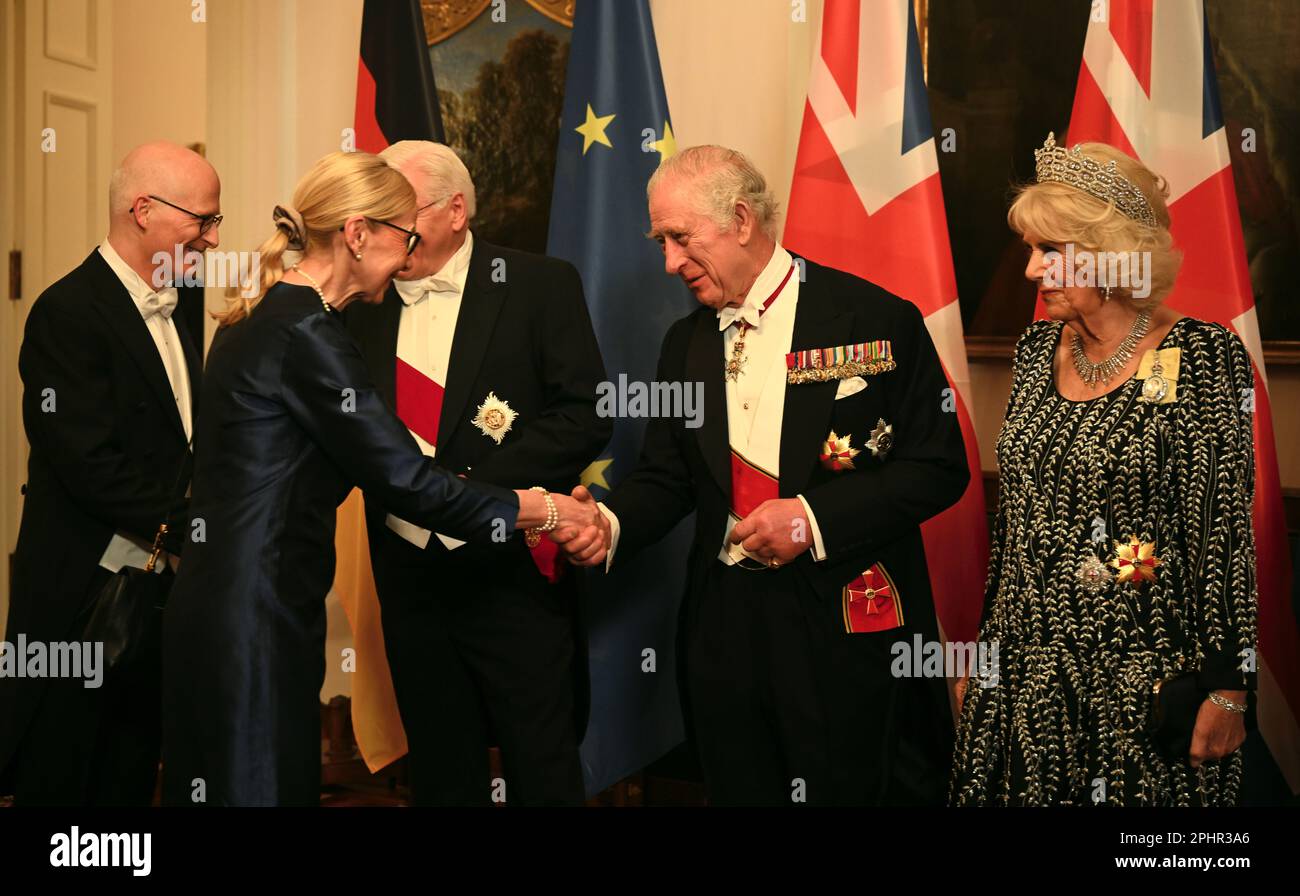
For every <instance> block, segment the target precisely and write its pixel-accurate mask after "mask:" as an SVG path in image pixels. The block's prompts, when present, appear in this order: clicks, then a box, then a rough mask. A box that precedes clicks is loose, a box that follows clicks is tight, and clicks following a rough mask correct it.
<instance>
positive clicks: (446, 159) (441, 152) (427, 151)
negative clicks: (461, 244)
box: [379, 140, 475, 221]
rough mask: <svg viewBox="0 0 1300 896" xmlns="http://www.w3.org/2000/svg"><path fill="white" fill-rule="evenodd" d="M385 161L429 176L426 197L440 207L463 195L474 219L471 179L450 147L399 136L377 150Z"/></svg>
mask: <svg viewBox="0 0 1300 896" xmlns="http://www.w3.org/2000/svg"><path fill="white" fill-rule="evenodd" d="M379 154H380V155H381V156H383V158H384V159H385V160H387V162H388V164H390V165H392V166H393V167H394V168H397V169H399V170H400V169H402V168H407V167H414V168H415V169H416V170H418V171H421V172H423V173H424V175H425V177H426V178H428V181H429V185H428V190H429V198H428V199H427V200H425V201H426V202H427V201H435V202H436V203H437V205H438V207H439V208H441V207H442V206H444V205H446V204H447V202H448V201H450V200H451V197H452V196H454V195H455V194H457V193H460V194H462V195H463V196H464V197H465V217H466V218H468V219H469V220H471V221H472V220H473V219H474V211H475V201H474V181H473V180H472V179H471V178H470V176H469V169H468V168H466V167H465V163H464V162H462V161H461V160H460V156H458V155H456V153H455V152H453V151H452V150H451V148H450V147H448V146H444V145H443V144H441V143H434V142H433V141H431V140H399V141H397V142H396V143H394V144H393V145H392V146H389V147H387V148H386V149H384V150H383V151H382V152H380V153H379Z"/></svg>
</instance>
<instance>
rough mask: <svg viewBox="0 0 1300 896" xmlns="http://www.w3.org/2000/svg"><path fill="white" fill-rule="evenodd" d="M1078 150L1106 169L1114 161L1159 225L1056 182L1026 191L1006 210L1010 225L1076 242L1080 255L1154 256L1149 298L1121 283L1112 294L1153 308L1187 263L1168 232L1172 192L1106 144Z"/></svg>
mask: <svg viewBox="0 0 1300 896" xmlns="http://www.w3.org/2000/svg"><path fill="white" fill-rule="evenodd" d="M1079 151H1080V152H1082V153H1083V155H1085V156H1087V157H1088V158H1090V159H1092V160H1094V161H1096V162H1098V163H1100V164H1102V165H1105V164H1107V163H1108V162H1112V161H1113V162H1114V163H1115V166H1116V167H1117V168H1118V169H1119V173H1120V174H1121V175H1123V176H1124V177H1126V178H1127V179H1128V180H1129V181H1130V182H1132V183H1133V184H1134V185H1135V186H1136V187H1137V188H1138V189H1139V190H1141V191H1142V192H1143V194H1145V195H1146V198H1147V201H1148V202H1149V203H1150V204H1151V210H1152V211H1153V212H1154V213H1155V217H1156V221H1157V222H1158V225H1157V226H1155V227H1151V226H1149V225H1146V224H1143V223H1141V222H1139V221H1135V220H1133V219H1132V218H1130V217H1128V216H1127V215H1125V214H1124V213H1123V212H1121V211H1119V210H1118V209H1117V208H1115V206H1114V205H1111V204H1110V203H1107V202H1102V201H1101V200H1100V199H1097V198H1095V197H1093V196H1091V195H1089V194H1088V193H1085V192H1083V191H1082V190H1079V189H1076V188H1074V187H1071V186H1068V185H1066V184H1062V183H1056V182H1053V181H1047V182H1044V183H1033V184H1027V185H1025V186H1023V187H1021V188H1020V189H1019V190H1018V191H1017V193H1016V197H1015V200H1014V201H1013V202H1012V203H1011V208H1010V209H1009V210H1008V211H1007V223H1008V224H1010V225H1011V227H1012V229H1014V230H1015V231H1016V232H1017V233H1020V234H1033V235H1034V236H1035V237H1037V238H1038V239H1040V240H1044V241H1046V242H1050V243H1073V244H1074V245H1075V251H1076V252H1078V251H1081V250H1085V251H1088V252H1095V253H1103V252H1114V253H1125V254H1126V253H1129V252H1139V253H1149V255H1148V256H1147V257H1149V258H1150V272H1149V276H1150V284H1149V286H1150V290H1151V291H1150V294H1149V295H1146V296H1144V297H1137V296H1134V295H1133V294H1132V290H1131V289H1130V288H1128V287H1127V286H1123V285H1118V284H1117V285H1114V286H1113V287H1112V293H1113V294H1114V295H1115V296H1116V297H1117V298H1122V299H1124V300H1126V301H1128V302H1129V303H1130V304H1131V305H1132V306H1133V307H1134V308H1135V309H1136V310H1138V311H1145V310H1151V309H1154V308H1155V307H1156V306H1157V305H1159V304H1160V302H1161V301H1163V300H1164V298H1165V296H1167V295H1168V294H1169V291H1170V290H1171V289H1173V286H1174V280H1175V279H1176V278H1177V276H1178V269H1179V267H1180V266H1181V265H1182V262H1183V255H1182V253H1181V252H1180V251H1178V250H1177V249H1175V248H1174V241H1173V237H1172V236H1171V235H1170V233H1169V206H1168V205H1167V203H1166V199H1168V197H1169V187H1168V185H1167V184H1166V183H1165V179H1164V178H1163V177H1161V176H1159V175H1158V174H1156V173H1155V172H1153V171H1152V170H1151V169H1149V168H1147V167H1146V166H1145V165H1143V164H1142V163H1141V162H1139V161H1138V160H1137V159H1134V158H1132V157H1131V156H1128V155H1125V154H1124V153H1122V152H1120V151H1119V150H1118V149H1116V148H1115V147H1113V146H1110V145H1108V144H1106V143H1081V144H1079Z"/></svg>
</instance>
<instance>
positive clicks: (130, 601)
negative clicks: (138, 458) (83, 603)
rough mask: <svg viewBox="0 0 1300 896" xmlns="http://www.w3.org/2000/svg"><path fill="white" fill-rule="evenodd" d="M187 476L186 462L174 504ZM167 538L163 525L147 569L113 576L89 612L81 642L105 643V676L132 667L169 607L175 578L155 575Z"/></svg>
mask: <svg viewBox="0 0 1300 896" xmlns="http://www.w3.org/2000/svg"><path fill="white" fill-rule="evenodd" d="M184 472H185V461H182V462H181V468H180V470H178V471H177V473H176V481H175V482H174V483H173V485H172V501H173V502H175V501H176V500H177V499H178V497H179V495H178V493H179V491H180V486H181V479H182V475H183V474H184ZM166 537H167V523H166V522H164V523H162V524H161V525H159V526H158V532H157V534H155V535H154V539H153V552H152V553H151V554H150V555H149V561H148V562H147V563H146V564H145V567H144V569H136V568H134V567H131V566H124V567H122V568H121V569H120V570H118V571H117V572H115V573H113V575H112V576H111V577H109V580H108V581H107V582H106V583H104V587H103V588H101V589H100V590H99V594H97V595H95V599H94V601H93V602H92V603H91V604H90V607H89V609H88V610H87V611H86V614H85V619H86V622H85V624H84V626H83V627H82V629H81V640H82V641H84V642H88V643H96V642H101V643H103V645H104V661H103V665H104V674H105V676H108V675H113V674H114V673H116V672H119V671H120V670H122V669H124V668H127V667H128V666H130V665H131V663H132V662H133V661H134V660H135V658H136V657H137V656H138V655H139V653H140V646H141V644H142V643H143V642H144V641H145V639H146V638H147V637H148V634H149V630H150V628H151V627H152V626H153V624H154V621H155V617H156V616H157V615H158V614H160V613H161V612H162V610H163V607H164V606H165V605H166V603H167V592H169V591H170V590H171V585H172V579H173V577H172V576H170V575H167V574H166V573H157V572H154V568H155V567H156V566H157V564H158V557H159V555H161V554H162V551H163V540H164V539H165V538H166Z"/></svg>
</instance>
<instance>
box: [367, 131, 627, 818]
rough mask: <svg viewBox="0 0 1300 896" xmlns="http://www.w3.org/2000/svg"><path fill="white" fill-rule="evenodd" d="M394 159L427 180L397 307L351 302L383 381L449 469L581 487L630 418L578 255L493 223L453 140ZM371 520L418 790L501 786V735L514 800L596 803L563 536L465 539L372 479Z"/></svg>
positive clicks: (415, 178)
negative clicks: (409, 517) (607, 387)
mask: <svg viewBox="0 0 1300 896" xmlns="http://www.w3.org/2000/svg"><path fill="white" fill-rule="evenodd" d="M382 155H383V156H384V158H386V159H387V160H388V161H389V163H390V164H392V165H395V166H396V167H397V168H398V169H399V170H400V171H401V172H402V173H403V174H404V175H406V177H407V179H408V180H410V182H411V185H412V186H414V187H415V192H416V197H417V201H418V207H419V209H420V211H419V216H418V218H417V221H416V228H417V230H418V231H419V233H420V237H421V239H420V244H419V246H418V247H417V248H416V251H415V253H414V255H412V258H411V264H410V266H409V267H408V268H407V269H406V270H405V271H403V272H402V273H401V274H399V275H398V280H397V281H396V282H395V284H394V286H393V287H392V288H391V289H390V290H389V293H388V295H387V296H386V297H385V299H384V301H383V303H382V304H380V305H373V306H371V305H361V304H359V303H357V304H354V305H353V306H351V307H350V308H349V309H348V311H347V313H346V315H345V316H346V317H347V319H348V326H349V328H351V330H352V332H353V335H355V336H356V337H357V341H358V342H359V343H360V345H361V348H362V352H363V353H364V355H365V356H366V361H367V364H368V365H369V367H370V371H371V375H372V376H373V378H374V380H375V383H376V384H377V385H378V386H379V387H380V390H381V391H382V392H383V393H384V394H385V395H386V397H387V398H388V400H389V402H390V404H391V405H392V407H393V409H394V410H395V411H396V413H397V415H398V416H399V417H400V418H401V419H402V421H403V422H404V423H405V424H406V425H407V428H408V429H410V431H411V434H412V435H413V436H414V437H415V440H416V442H417V443H418V444H419V446H420V447H421V449H423V450H424V452H425V454H427V455H429V456H431V457H434V456H436V457H437V459H438V463H439V464H440V465H442V466H444V467H446V468H447V469H449V470H452V471H454V472H456V473H459V474H461V475H463V476H467V477H469V478H471V479H476V480H482V481H485V482H491V483H494V484H497V485H503V486H509V487H511V488H528V487H530V486H533V485H536V484H537V483H539V482H540V483H541V484H542V485H543V486H544V487H545V488H547V489H549V490H552V491H554V490H560V491H563V492H565V493H566V494H567V493H568V492H569V491H570V490H571V489H573V487H574V486H575V485H576V484H577V482H578V477H579V474H580V473H581V472H582V470H583V469H584V468H585V467H586V466H587V465H588V464H589V463H591V461H592V460H594V459H595V458H596V456H597V454H598V453H599V452H600V450H601V449H602V448H603V447H604V446H605V443H606V442H607V441H608V440H609V437H610V435H611V433H612V429H613V425H612V422H611V421H610V420H608V419H602V418H600V417H599V416H598V415H597V413H596V398H597V393H596V390H597V387H598V385H599V383H600V382H601V381H603V380H604V379H605V369H604V365H603V363H602V361H601V357H600V349H599V347H598V346H597V344H596V337H595V334H594V333H593V331H592V327H591V320H590V319H589V317H588V315H587V306H586V302H585V301H584V300H583V295H582V282H581V281H580V280H579V278H578V273H577V271H576V270H575V269H574V268H573V266H572V265H570V264H568V263H567V262H564V261H560V260H558V259H553V258H546V257H543V256H541V255H532V254H529V253H525V252H517V251H515V250H512V249H506V248H503V247H500V246H494V245H491V244H489V243H488V242H486V241H484V240H480V239H478V238H476V237H475V235H474V234H473V233H472V232H471V231H470V221H471V220H472V219H473V217H474V212H475V195H474V183H473V181H472V180H471V179H470V175H469V172H468V171H467V170H466V169H465V165H464V164H463V163H462V162H461V160H460V159H459V158H457V157H456V154H455V153H454V152H452V151H451V150H450V149H448V148H447V147H446V146H443V145H441V144H438V143H428V142H423V141H409V140H408V141H402V142H400V143H396V144H394V145H393V146H390V147H389V148H388V149H386V150H384V152H383V153H382ZM366 522H367V530H368V534H369V538H370V556H371V562H372V566H373V568H374V573H375V585H376V587H377V590H378V593H379V603H380V606H381V608H382V616H383V632H384V648H385V650H386V651H387V655H388V664H389V667H390V668H391V670H392V675H393V685H394V689H395V691H396V694H397V702H398V708H399V710H400V712H401V720H402V724H403V727H404V728H405V730H406V737H407V743H408V744H409V746H410V769H411V786H412V795H413V798H414V800H415V802H417V803H420V804H432V805H486V804H488V803H489V802H490V801H491V800H492V799H494V798H498V797H499V796H500V790H499V789H497V791H496V792H495V793H494V791H493V788H492V786H491V782H490V776H489V772H488V747H489V746H490V745H492V744H493V743H495V744H497V745H498V746H500V748H501V756H502V763H503V770H504V778H505V791H504V794H505V799H506V802H508V803H510V804H515V805H530V804H531V805H536V804H556V803H565V804H576V803H581V802H582V800H583V797H584V794H583V781H582V771H581V767H580V765H579V762H578V742H579V741H580V740H581V738H582V732H583V730H584V728H585V726H586V720H587V711H586V705H587V687H586V648H585V644H584V642H583V639H582V635H581V626H580V624H579V615H578V598H579V596H578V593H577V590H576V584H577V583H576V581H575V577H574V576H573V575H566V570H567V564H565V563H564V562H563V560H562V559H561V558H560V557H559V556H558V551H557V550H556V547H555V544H554V543H553V542H552V541H551V540H550V539H549V538H545V537H543V536H542V533H541V532H538V531H534V532H530V533H529V534H528V536H527V537H526V538H520V537H513V538H510V539H509V540H505V539H503V541H502V543H501V544H498V545H464V544H462V543H461V542H459V541H457V540H456V539H454V538H450V537H448V536H445V535H441V534H438V533H431V532H429V531H427V530H425V529H421V528H420V527H418V526H416V525H414V524H412V523H410V522H407V521H406V520H402V519H400V518H398V517H397V516H395V515H393V514H392V513H389V512H388V511H387V509H386V508H384V507H383V506H382V505H380V504H379V503H378V502H377V501H375V500H373V499H372V498H371V496H370V495H367V496H366Z"/></svg>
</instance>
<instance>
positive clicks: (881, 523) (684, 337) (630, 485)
mask: <svg viewBox="0 0 1300 896" xmlns="http://www.w3.org/2000/svg"><path fill="white" fill-rule="evenodd" d="M647 192H648V196H649V204H650V223H651V235H652V236H653V237H654V238H656V239H657V240H658V241H659V243H660V244H661V245H662V246H663V249H664V259H665V269H666V271H667V272H668V273H669V274H671V275H675V276H678V277H681V278H682V280H683V281H684V282H685V283H686V285H687V286H688V287H689V288H690V289H691V291H692V293H693V294H694V295H695V297H696V298H697V299H698V300H699V301H700V304H701V306H702V307H700V308H698V309H696V311H694V312H693V313H692V314H690V315H688V316H687V317H685V318H683V319H682V320H679V321H678V322H677V323H676V324H674V325H673V326H672V327H671V328H670V329H669V331H668V334H667V335H666V337H665V338H664V343H663V349H662V352H661V355H660V361H659V370H658V374H657V379H658V380H659V381H661V382H674V381H680V382H686V383H693V382H702V383H703V384H704V415H703V422H702V425H700V426H699V427H698V428H691V427H689V426H687V425H686V424H687V422H688V421H684V420H681V419H670V418H663V419H655V420H652V421H651V423H650V425H649V427H648V429H647V432H646V439H645V445H644V448H643V452H642V457H641V461H640V463H639V465H638V467H637V469H635V470H634V471H633V472H632V473H631V474H629V475H628V477H627V478H626V479H624V481H623V482H621V483H620V484H619V485H618V486H617V487H616V488H615V489H614V491H613V493H612V494H611V495H610V496H609V497H608V498H607V499H606V501H605V502H604V503H603V504H602V508H603V509H604V511H605V514H604V515H605V519H606V521H607V523H608V529H607V530H606V531H605V532H604V533H603V538H601V539H598V540H592V539H588V538H584V537H582V536H578V535H576V534H575V533H565V532H561V533H557V541H562V542H563V547H564V549H565V551H566V552H567V553H568V554H569V556H570V559H572V560H573V561H574V562H576V563H582V564H586V565H595V564H599V563H606V564H609V563H614V562H620V561H622V560H623V559H624V558H626V557H627V555H629V554H631V553H633V552H635V551H636V550H638V549H640V548H641V547H644V546H646V545H648V544H651V543H653V542H654V541H656V540H658V539H659V538H661V537H662V536H663V535H665V534H666V533H667V532H668V531H669V530H670V529H671V528H672V527H673V526H674V525H675V524H676V523H677V522H678V521H679V520H680V519H681V518H682V517H684V516H685V515H686V514H688V513H690V512H691V511H694V512H695V514H696V518H695V519H696V526H695V537H694V543H693V547H692V550H691V555H690V558H689V560H688V580H687V592H686V595H685V602H684V605H683V609H682V621H681V625H682V630H681V636H682V637H681V639H680V642H679V643H680V645H681V650H680V655H679V663H680V664H681V670H680V672H681V680H682V683H683V695H682V696H683V705H684V707H685V709H686V713H687V724H688V729H689V730H690V732H691V735H692V740H693V742H694V744H695V747H696V749H697V751H698V754H699V757H700V760H701V764H702V766H703V769H704V774H705V779H706V783H707V785H708V790H709V795H710V800H711V802H713V803H714V804H731V805H737V804H741V805H744V804H749V805H752V804H768V805H790V804H809V805H827V804H852V805H862V804H900V803H923V804H924V803H933V804H938V803H941V802H942V801H943V799H944V793H945V789H946V784H947V776H948V770H949V759H950V751H951V743H952V721H951V715H950V711H949V706H948V699H947V692H946V687H945V683H944V680H943V679H942V678H941V677H940V678H913V677H903V676H900V675H895V674H894V673H895V671H896V670H898V669H899V668H900V666H899V664H898V663H897V662H895V657H894V653H895V651H894V645H895V644H905V645H907V647H908V648H909V649H910V648H911V647H912V645H913V644H914V641H913V639H914V637H915V636H916V635H920V636H921V638H922V639H923V640H926V641H937V639H938V632H937V625H936V622H935V615H934V606H933V602H932V600H931V596H930V584H929V575H928V572H927V567H926V558H925V553H924V549H923V547H922V543H921V533H920V528H919V527H920V524H921V523H922V522H923V521H924V520H925V519H927V518H929V517H931V516H933V515H934V514H936V513H938V512H940V511H941V510H943V509H944V508H946V507H948V506H950V505H951V504H953V503H954V502H955V501H956V500H957V499H958V498H959V497H960V496H961V494H962V492H963V490H964V489H965V487H966V484H967V480H968V478H969V473H968V470H967V466H966V460H965V451H964V447H963V444H962V437H961V431H960V429H959V426H958V422H957V419H956V416H955V415H954V414H952V413H948V412H945V410H944V401H943V398H944V390H945V389H946V388H947V385H948V384H947V380H946V379H945V377H944V373H943V370H942V367H941V366H940V363H939V358H938V355H937V354H936V352H935V349H934V346H933V344H932V342H931V340H930V337H929V334H928V333H927V331H926V328H925V323H924V321H923V319H922V317H921V314H920V312H919V311H918V310H917V309H916V308H915V307H914V306H913V305H911V304H910V303H908V302H906V301H904V300H902V299H900V298H897V297H896V296H893V295H891V294H889V293H888V292H886V291H885V290H883V289H881V288H879V287H877V286H875V285H873V284H871V283H868V282H866V281H864V280H861V279H859V278H857V277H853V276H851V275H849V274H845V273H842V272H840V271H835V270H832V269H830V268H825V267H822V266H820V265H817V264H814V263H812V262H810V261H806V260H802V259H796V258H793V257H791V255H790V253H788V252H787V251H786V250H785V249H783V248H782V247H781V246H780V245H779V244H778V243H777V242H776V240H775V216H776V209H775V202H774V201H773V199H772V197H771V194H770V193H769V192H768V190H767V187H766V183H765V181H764V179H763V176H762V175H761V174H760V173H759V172H758V171H757V169H755V168H754V166H753V165H752V164H751V163H750V162H749V160H748V159H746V158H745V157H744V156H743V155H741V154H740V153H738V152H735V151H732V150H728V149H724V148H721V147H715V146H701V147H693V148H691V149H687V150H684V151H682V152H680V153H679V154H677V155H676V156H673V157H671V158H670V159H668V160H666V161H665V162H664V164H663V165H662V166H661V167H660V168H659V170H658V171H657V172H656V173H655V175H654V177H653V178H652V179H651V181H650V185H649V187H648V191H647ZM575 496H577V497H580V498H585V497H586V495H585V492H584V491H583V490H581V489H579V490H578V491H577V492H575ZM911 669H912V665H911V664H910V663H909V664H907V667H906V668H905V669H903V670H902V671H904V672H910V671H911Z"/></svg>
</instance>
